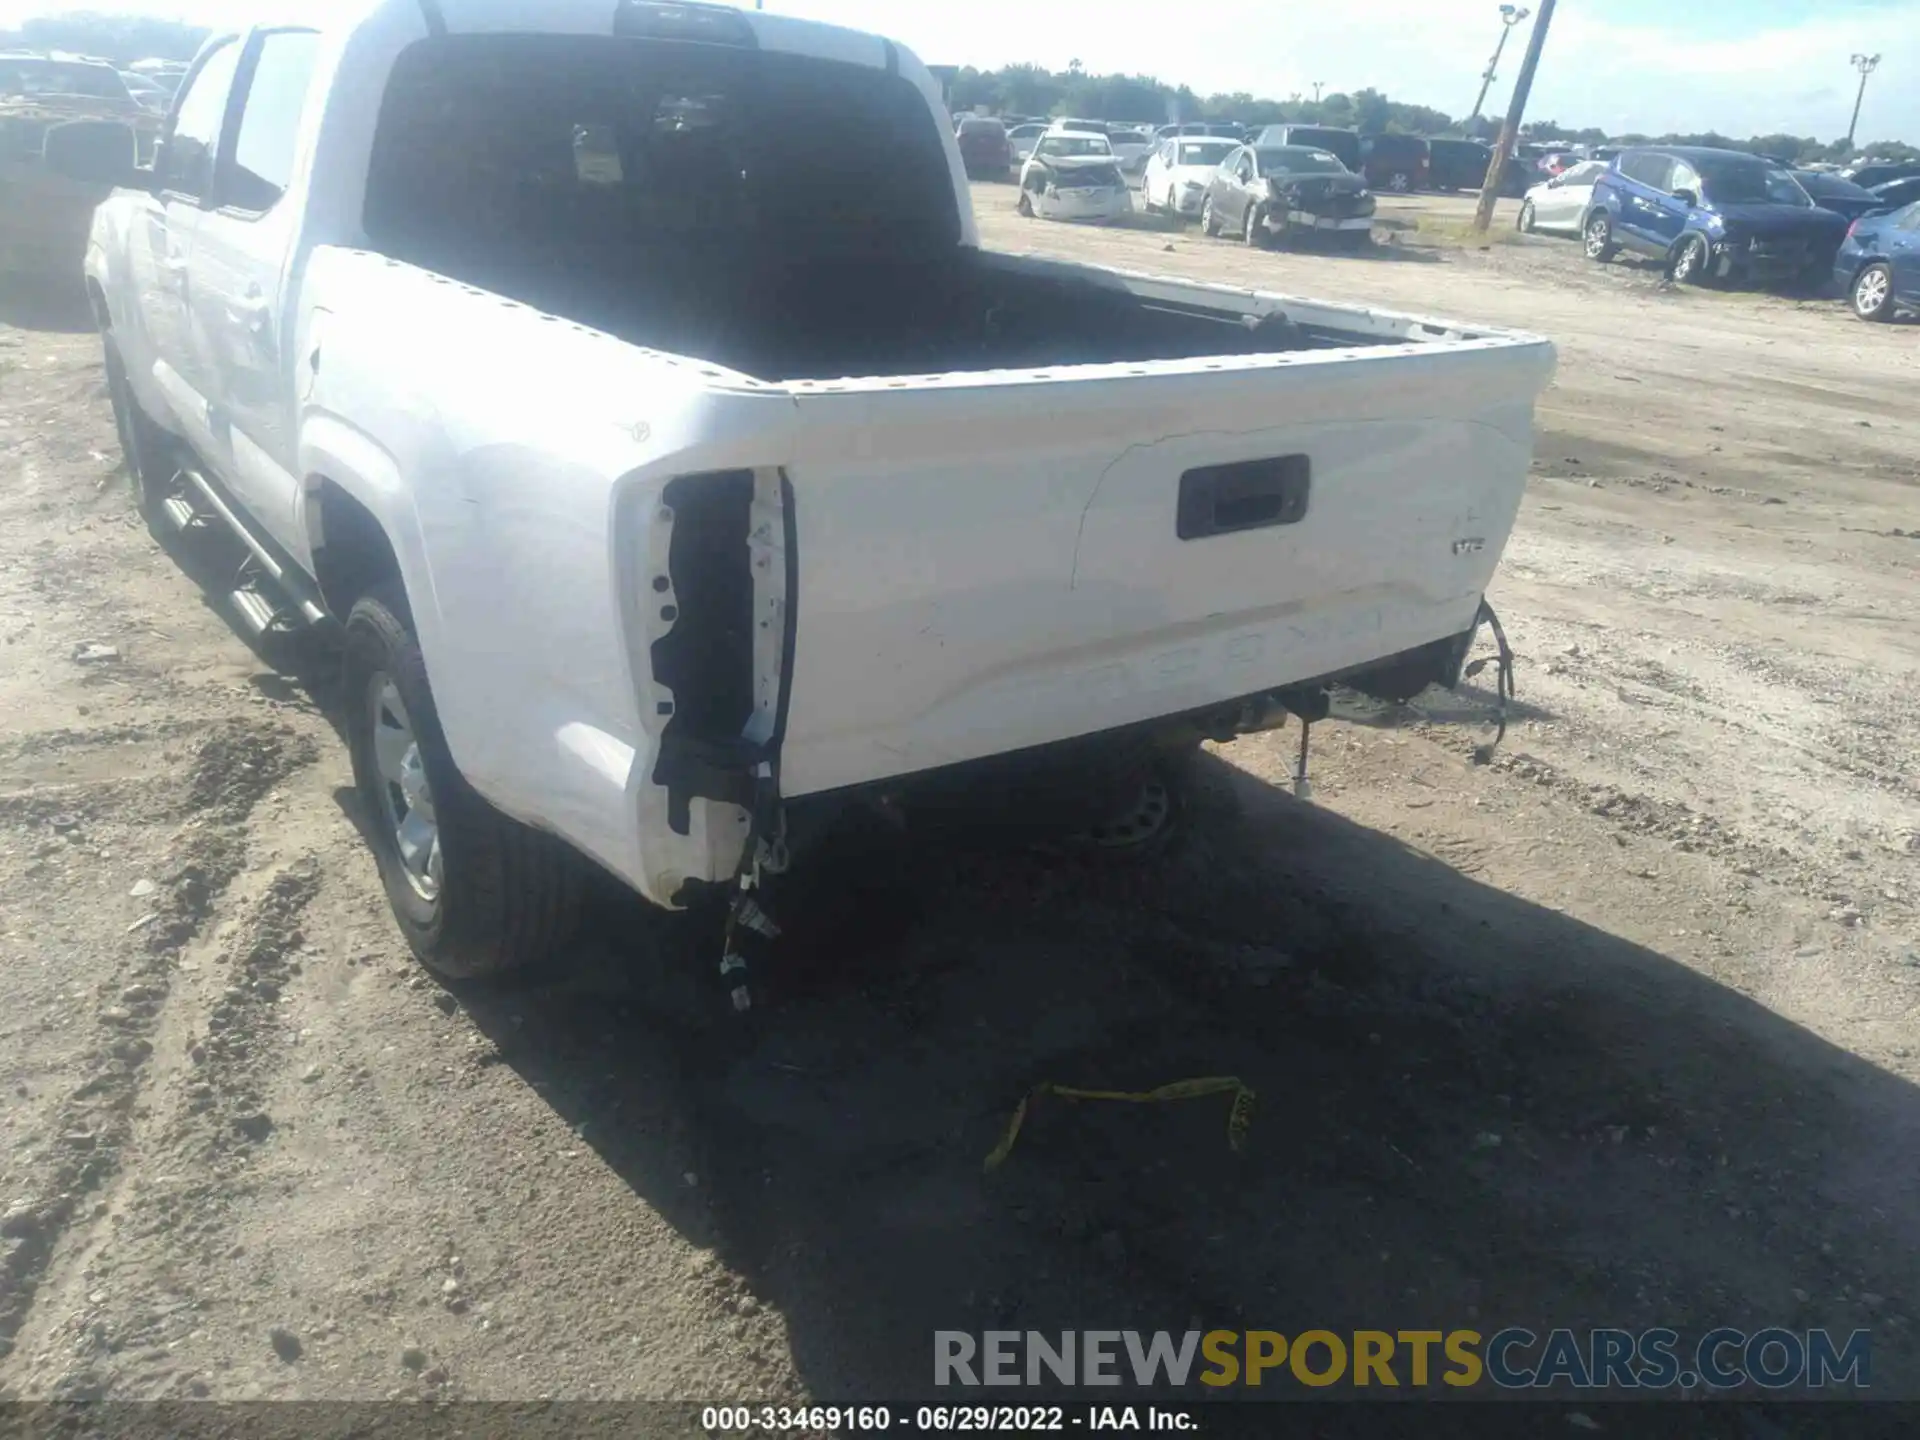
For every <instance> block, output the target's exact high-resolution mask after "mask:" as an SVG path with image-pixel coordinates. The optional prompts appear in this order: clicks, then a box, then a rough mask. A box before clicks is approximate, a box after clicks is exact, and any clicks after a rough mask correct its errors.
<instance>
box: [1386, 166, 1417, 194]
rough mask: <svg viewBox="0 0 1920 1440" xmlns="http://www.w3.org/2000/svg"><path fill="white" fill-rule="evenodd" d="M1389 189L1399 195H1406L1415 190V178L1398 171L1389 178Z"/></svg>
mask: <svg viewBox="0 0 1920 1440" xmlns="http://www.w3.org/2000/svg"><path fill="white" fill-rule="evenodd" d="M1387 188H1388V189H1389V190H1391V191H1393V192H1394V193H1395V194H1397V195H1404V194H1406V193H1407V192H1408V191H1409V190H1411V189H1413V177H1412V176H1411V175H1409V174H1407V172H1406V171H1404V170H1396V171H1394V172H1393V174H1391V175H1389V176H1388V177H1387Z"/></svg>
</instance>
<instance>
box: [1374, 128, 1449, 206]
mask: <svg viewBox="0 0 1920 1440" xmlns="http://www.w3.org/2000/svg"><path fill="white" fill-rule="evenodd" d="M1360 156H1361V159H1362V161H1363V162H1364V163H1365V166H1366V169H1365V171H1364V172H1363V173H1364V174H1365V175H1366V177H1367V183H1368V184H1369V185H1371V186H1373V188H1374V189H1376V190H1395V191H1399V192H1401V193H1403V194H1404V193H1405V192H1406V191H1409V190H1425V189H1426V188H1427V187H1428V186H1430V185H1431V184H1432V183H1433V180H1432V178H1431V176H1430V175H1429V173H1428V170H1429V166H1430V164H1431V161H1430V160H1429V158H1428V152H1427V142H1426V141H1424V140H1422V139H1421V138H1420V137H1419V136H1418V135H1369V136H1367V137H1366V138H1365V139H1363V140H1361V142H1360Z"/></svg>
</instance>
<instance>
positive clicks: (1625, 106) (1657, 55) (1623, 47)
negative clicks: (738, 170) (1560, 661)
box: [0, 0, 1920, 144]
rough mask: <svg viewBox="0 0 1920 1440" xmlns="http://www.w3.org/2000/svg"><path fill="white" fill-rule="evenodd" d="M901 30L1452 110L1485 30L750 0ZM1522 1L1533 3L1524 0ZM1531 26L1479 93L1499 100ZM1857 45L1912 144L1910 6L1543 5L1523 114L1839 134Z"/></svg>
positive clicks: (1494, 19)
mask: <svg viewBox="0 0 1920 1440" xmlns="http://www.w3.org/2000/svg"><path fill="white" fill-rule="evenodd" d="M765 3H766V7H767V8H768V9H770V10H774V11H778V12H780V13H783V14H791V15H802V16H807V17H809V18H812V19H817V20H826V21H830V22H832V23H835V24H840V25H850V26H853V27H854V28H856V29H862V30H877V31H880V32H881V33H883V34H886V35H890V36H892V37H893V38H895V39H897V40H901V41H904V42H905V43H906V44H907V45H908V46H910V47H911V48H912V49H913V50H914V51H915V52H916V53H917V54H918V55H919V56H920V58H921V59H922V60H924V61H926V62H928V63H929V64H955V65H979V66H982V67H992V66H997V65H1001V64H1005V63H1007V62H1010V61H1019V60H1031V61H1035V62H1038V63H1040V64H1043V65H1047V66H1049V67H1050V68H1053V69H1063V68H1065V66H1066V64H1067V62H1068V61H1070V60H1075V59H1077V60H1079V61H1080V62H1081V63H1082V64H1083V65H1084V66H1085V67H1086V68H1087V69H1088V70H1092V71H1123V72H1127V73H1146V74H1152V75H1155V76H1157V77H1158V78H1160V79H1162V80H1165V81H1168V82H1170V83H1173V84H1180V83H1185V84H1188V85H1191V86H1192V87H1193V88H1194V89H1195V90H1197V91H1199V92H1200V93H1202V94H1207V93H1211V92H1214V91H1235V90H1246V91H1250V92H1252V93H1253V94H1255V95H1263V96H1274V97H1277V98H1285V97H1286V96H1288V95H1289V94H1292V93H1295V92H1299V93H1301V94H1306V95H1311V94H1312V93H1313V84H1314V82H1315V81H1323V82H1324V83H1325V85H1326V88H1327V90H1328V91H1334V90H1349V91H1350V90H1358V89H1361V88H1363V87H1365V86H1369V85H1371V86H1373V87H1374V88H1375V89H1378V90H1382V91H1385V92H1386V93H1387V94H1388V95H1390V96H1392V97H1393V98H1394V99H1396V100H1405V101H1410V102H1413V103H1416V104H1424V105H1431V106H1434V107H1436V108H1438V109H1441V110H1444V111H1446V112H1448V113H1449V114H1452V115H1457V116H1458V115H1465V114H1466V113H1467V112H1468V111H1469V110H1470V109H1471V108H1472V105H1473V98H1474V94H1475V92H1476V91H1477V90H1478V88H1479V76H1480V72H1481V71H1482V70H1483V69H1484V68H1485V66H1486V62H1487V58H1488V56H1489V55H1490V54H1491V53H1492V50H1493V46H1494V42H1495V41H1496V39H1497V38H1498V35H1499V32H1500V20H1499V6H1498V4H1497V3H1496V0H1331V3H1329V0H1309V3H1298V0H1206V3H1203V4H1201V5H1199V6H1197V7H1196V8H1195V9H1193V10H1188V9H1186V8H1185V7H1184V6H1176V5H1164V4H1163V5H1143V6H1138V7H1129V6H1128V5H1126V4H1125V3H1124V0H765ZM301 4H306V5H308V6H309V7H310V8H311V7H315V6H319V5H323V4H324V0H118V3H115V0H0V23H14V22H17V20H18V19H19V18H20V17H21V16H22V15H25V14H44V13H48V12H52V11H58V10H61V9H96V10H104V9H126V10H133V11H145V12H149V13H156V14H167V15H175V16H181V17H184V18H189V19H194V20H198V21H201V22H202V23H206V24H215V25H233V24H240V23H245V22H246V21H247V20H248V19H249V18H252V17H253V16H255V15H258V14H265V13H268V12H269V11H271V12H273V13H276V14H277V13H281V12H282V11H284V10H285V9H286V8H287V7H288V6H294V7H298V6H299V5H301ZM1534 4H1535V7H1536V8H1537V4H1538V0H1534ZM1531 25H1532V21H1531V20H1528V21H1525V22H1523V23H1522V24H1521V25H1520V26H1519V27H1517V28H1516V29H1515V30H1514V32H1513V35H1512V37H1511V39H1510V41H1509V43H1508V45H1507V50H1506V56H1505V58H1504V59H1503V60H1502V62H1501V65H1500V73H1499V78H1498V79H1496V80H1495V82H1494V86H1493V89H1492V91H1491V93H1490V94H1489V96H1488V109H1489V110H1490V111H1492V112H1494V113H1499V112H1501V111H1504V109H1505V106H1506V102H1507V97H1508V90H1509V86H1510V83H1511V81H1512V79H1513V77H1514V75H1515V74H1516V73H1517V71H1518V69H1519V60H1520V54H1521V51H1522V49H1523V47H1524V45H1525V42H1526V38H1527V31H1528V29H1529V28H1530V27H1531ZM1857 51H1864V52H1867V53H1874V52H1878V53H1879V54H1880V55H1881V57H1882V59H1881V63H1880V68H1879V69H1878V71H1876V72H1875V74H1874V75H1873V77H1872V79H1871V80H1869V81H1868V84H1867V95H1866V104H1865V108H1864V109H1863V110H1862V112H1861V117H1860V129H1859V138H1860V139H1861V140H1862V141H1867V140H1877V139H1905V140H1909V141H1912V142H1914V143H1916V144H1920V0H1561V4H1560V7H1559V10H1558V13H1557V14H1556V15H1555V17H1554V21H1553V28H1552V34H1551V36H1550V37H1549V39H1548V42H1547V46H1546V51H1545V55H1544V58H1543V59H1542V61H1541V66H1540V74H1539V78H1538V79H1537V80H1536V82H1535V85H1534V93H1533V99H1532V103H1531V104H1530V105H1529V107H1528V118H1530V119H1548V120H1557V121H1559V122H1560V123H1561V124H1563V125H1573V126H1586V125H1599V126H1602V127H1604V128H1606V129H1608V130H1609V131H1611V132H1613V133H1615V134H1621V133H1626V132H1632V131H1639V132H1645V133H1649V134H1663V133H1666V132H1669V131H1697V130H1709V129H1711V130H1718V131H1720V132H1721V133H1723V134H1728V135H1735V136H1747V135H1754V134H1768V133H1773V132H1779V131H1785V132H1788V133H1791V134H1795V135H1817V136H1819V137H1820V138H1821V139H1832V138H1834V137H1836V136H1839V135H1843V134H1845V133H1846V128H1847V118H1848V114H1849V112H1850V111H1851V109H1852V107H1853V98H1854V91H1855V87H1856V85H1857V84H1858V79H1859V77H1858V75H1857V73H1856V72H1855V71H1854V69H1853V68H1852V66H1851V65H1850V64H1849V58H1848V57H1849V56H1851V55H1852V54H1854V53H1855V52H1857Z"/></svg>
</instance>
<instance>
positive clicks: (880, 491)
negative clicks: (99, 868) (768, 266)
mask: <svg viewBox="0 0 1920 1440" xmlns="http://www.w3.org/2000/svg"><path fill="white" fill-rule="evenodd" d="M1552 364H1553V351H1552V347H1551V346H1550V345H1548V344H1547V343H1546V342H1544V341H1537V340H1532V339H1530V338H1525V337H1498V338H1488V337H1482V338H1476V339H1472V340H1465V341H1450V342H1441V343H1434V342H1428V343H1415V344H1408V345H1392V346H1378V347H1373V348H1369V349H1364V350H1346V351H1318V352H1305V353H1295V354H1288V355H1275V356H1255V357H1244V358H1241V357H1235V358H1230V359H1222V360H1217V361H1182V362H1171V363H1147V364H1138V365H1115V366H1095V367H1081V368H1068V369H1062V370H1059V371H1055V372H1007V373H1004V374H991V373H989V374H970V375H953V376H940V377H930V378H927V379H922V380H872V381H846V382H833V383H818V384H804V385H794V386H792V387H790V388H791V392H792V394H793V395H794V398H795V404H796V407H797V417H796V418H797V421H798V424H797V428H796V432H795V444H794V448H793V451H792V454H791V458H790V461H789V464H788V470H787V473H788V476H789V479H790V481H791V484H792V495H793V504H794V515H795V520H794V538H795V551H796V557H797V569H798V578H797V589H796V600H797V607H796V608H797V614H796V617H795V634H794V650H793V669H792V675H791V689H790V695H789V701H788V714H787V722H786V729H785V734H784V738H783V741H782V746H781V776H780V783H781V790H782V791H783V793H785V794H787V795H789V796H798V795H805V794H810V793H814V792H818V791H823V790H831V789H835V788H838V787H841V786H846V785H852V784H857V783H860V782H865V781H874V780H880V779H886V778H889V777H893V776H899V775H905V774H910V773H912V772H915V771H920V770H927V769H931V768H934V767H937V766H942V765H949V764H954V763H957V762H960V761H965V760H971V759H977V758H980V757H982V756H987V755H993V754H1000V753H1004V752H1008V751H1013V750H1019V749H1024V748H1026V747H1029V746H1034V745H1041V744H1046V743H1048V742H1051V741H1056V740H1063V739H1067V738H1070V737H1073V736H1079V735H1086V734H1090V733H1093V732H1096V731H1101V730H1106V729H1110V728H1113V727H1115V726H1121V725H1127V724H1130V723H1133V722H1137V721H1142V720H1148V719H1153V718H1156V717H1159V716H1164V715H1170V714H1176V713H1179V712H1182V711H1186V710H1193V709H1198V708H1203V707H1206V706H1209V705H1213V704H1217V703H1219V702H1221V701H1225V700H1230V699H1234V698H1237V697H1240V696H1246V695H1252V694H1255V693H1257V692H1260V691H1263V690H1266V689H1270V688H1273V687H1276V686H1280V685H1284V684H1288V683H1291V682H1295V681H1300V680H1307V679H1312V678H1315V677H1318V676H1321V675H1325V674H1328V673H1330V672H1332V671H1335V670H1340V669H1344V668H1346V667H1348V666H1352V665H1357V664H1361V663H1364V662H1367V661H1370V660H1374V659H1378V658H1382V657H1384V656H1387V655H1390V654H1394V653H1396V652H1398V651H1401V650H1406V649H1410V648H1412V647H1414V646H1417V645H1421V644H1424V643H1426V642H1428V641H1431V640H1437V639H1441V638H1443V637H1445V636H1448V635H1453V634H1457V633H1459V632H1461V631H1463V630H1465V629H1467V628H1468V627H1469V626H1470V625H1471V624H1472V622H1473V619H1474V613H1475V610H1476V608H1477V606H1478V604H1479V600H1480V597H1481V594H1482V592H1483V591H1484V590H1485V589H1486V586H1487V583H1488V581H1489V579H1490V577H1491V576H1492V573H1493V570H1494V567H1495V565H1496V564H1497V562H1498V560H1499V556H1500V551H1501V548H1502V547H1503V545H1504V544H1505V541H1506V536H1507V533H1508V530H1509V529H1510V528H1511V526H1512V523H1513V518H1514V514H1515V511H1516V510H1517V508H1518V506H1519V503H1520V496H1521V491H1522V489H1523V488H1524V486H1525V483H1526V477H1527V470H1528V464H1529V460H1530V458H1531V438H1532V437H1531V424H1532V410H1533V402H1534V398H1535V396H1536V395H1537V394H1538V392H1539V391H1540V390H1541V389H1542V388H1543V387H1544V386H1545V384H1546V381H1547V378H1548V376H1549V374H1550V372H1551V368H1552ZM1248 462H1254V463H1248ZM1261 462H1264V463H1261Z"/></svg>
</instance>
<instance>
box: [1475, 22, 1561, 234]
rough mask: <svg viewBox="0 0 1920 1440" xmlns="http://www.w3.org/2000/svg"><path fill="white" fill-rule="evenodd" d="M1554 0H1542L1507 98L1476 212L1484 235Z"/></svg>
mask: <svg viewBox="0 0 1920 1440" xmlns="http://www.w3.org/2000/svg"><path fill="white" fill-rule="evenodd" d="M1553 6H1554V0H1540V18H1539V19H1538V20H1535V21H1534V22H1533V33H1532V34H1531V35H1529V36H1528V37H1527V55H1526V58H1525V59H1524V60H1522V61H1521V62H1520V78H1519V79H1518V80H1516V81H1514V83H1513V99H1511V100H1510V101H1508V102H1507V119H1506V123H1505V124H1503V125H1502V126H1501V127H1500V138H1499V140H1498V141H1496V142H1495V143H1494V147H1493V161H1492V163H1491V164H1489V165H1488V166H1487V178H1486V180H1485V182H1484V183H1482V185H1481V186H1480V204H1479V206H1478V208H1476V209H1475V210H1474V212H1473V228H1474V229H1475V230H1477V231H1479V233H1480V234H1482V235H1484V234H1486V233H1487V227H1488V226H1489V225H1491V224H1493V207H1494V202H1496V201H1497V200H1499V198H1500V180H1501V177H1502V176H1504V175H1505V174H1506V173H1507V156H1508V155H1509V154H1510V153H1512V150H1513V147H1514V144H1515V142H1516V141H1518V140H1519V138H1520V121H1521V120H1522V119H1523V118H1525V116H1526V113H1527V97H1528V96H1529V95H1531V94H1532V93H1533V72H1534V71H1535V70H1537V69H1539V68H1540V50H1541V48H1542V47H1543V46H1544V45H1545V44H1546V43H1547V27H1548V26H1549V25H1551V24H1552V23H1553Z"/></svg>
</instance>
